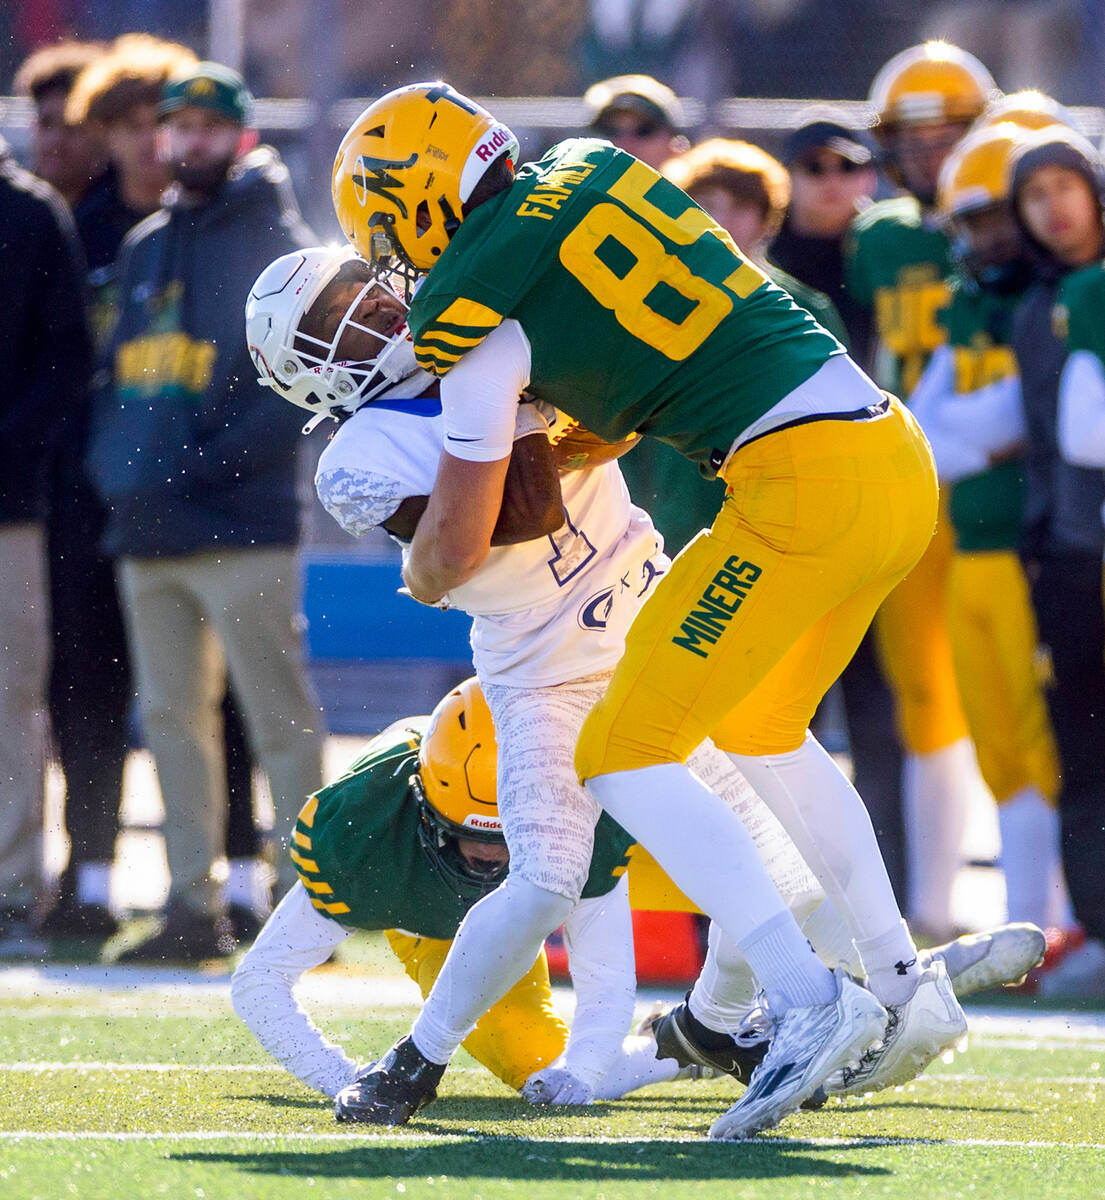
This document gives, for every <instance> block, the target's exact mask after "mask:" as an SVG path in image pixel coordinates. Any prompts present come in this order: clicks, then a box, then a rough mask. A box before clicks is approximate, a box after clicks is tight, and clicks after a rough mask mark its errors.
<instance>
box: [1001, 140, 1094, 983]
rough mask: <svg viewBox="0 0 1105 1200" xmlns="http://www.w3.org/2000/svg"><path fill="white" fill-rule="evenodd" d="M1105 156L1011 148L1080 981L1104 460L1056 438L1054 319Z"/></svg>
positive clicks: (1036, 576)
mask: <svg viewBox="0 0 1105 1200" xmlns="http://www.w3.org/2000/svg"><path fill="white" fill-rule="evenodd" d="M1103 180H1105V168H1103V164H1102V160H1101V157H1100V156H1099V154H1098V153H1097V152H1096V151H1095V150H1094V148H1093V146H1092V145H1091V144H1090V143H1089V142H1088V141H1086V139H1085V138H1083V137H1081V136H1079V135H1078V134H1077V133H1074V132H1073V131H1071V130H1069V129H1066V128H1064V127H1062V126H1052V127H1049V128H1047V129H1043V130H1040V131H1038V132H1037V133H1036V134H1034V135H1032V136H1030V137H1029V138H1028V139H1026V141H1025V143H1024V145H1022V146H1021V147H1019V148H1018V150H1017V151H1016V153H1015V155H1014V157H1013V160H1012V179H1011V189H1010V190H1011V195H1012V198H1013V207H1014V213H1015V215H1016V218H1017V221H1018V223H1019V225H1020V227H1021V231H1022V233H1023V235H1024V237H1025V239H1026V241H1027V243H1028V245H1029V248H1030V249H1031V250H1032V252H1033V254H1034V257H1035V262H1036V283H1035V284H1034V285H1033V286H1032V287H1031V288H1030V289H1029V290H1028V292H1027V293H1026V294H1025V297H1024V299H1023V300H1022V301H1021V304H1020V306H1019V307H1018V309H1017V312H1016V313H1015V315H1014V324H1013V338H1012V341H1013V350H1014V353H1015V354H1016V356H1017V365H1018V367H1019V369H1020V376H1021V393H1022V398H1023V404H1024V412H1025V421H1026V424H1027V427H1028V445H1027V452H1026V455H1025V483H1026V496H1025V513H1024V528H1023V533H1022V546H1021V553H1022V557H1023V558H1024V561H1025V567H1026V571H1027V573H1028V578H1029V582H1030V583H1031V587H1032V603H1033V607H1034V608H1035V611H1036V623H1037V626H1038V628H1039V633H1040V640H1041V642H1042V644H1043V646H1044V648H1045V649H1046V651H1047V657H1048V659H1049V662H1050V668H1051V679H1050V681H1049V687H1048V690H1047V699H1048V706H1049V708H1050V712H1051V723H1052V727H1053V729H1054V731H1055V740H1056V744H1057V748H1058V751H1059V770H1060V781H1059V796H1058V804H1059V820H1060V830H1061V839H1062V841H1061V848H1062V857H1063V869H1064V872H1065V874H1066V877H1067V887H1068V889H1069V891H1070V897H1071V904H1072V907H1073V908H1074V915H1075V917H1076V918H1077V920H1078V922H1079V923H1080V925H1081V926H1082V928H1083V931H1084V933H1085V935H1086V937H1087V938H1088V939H1089V942H1088V946H1087V947H1083V951H1082V954H1081V955H1079V954H1077V953H1076V954H1074V955H1071V956H1070V959H1069V960H1068V961H1061V962H1060V963H1059V964H1058V966H1057V967H1056V968H1055V970H1054V971H1053V972H1052V973H1051V974H1050V976H1048V975H1045V976H1044V978H1043V979H1042V980H1041V989H1042V990H1045V991H1051V992H1055V993H1061V992H1065V991H1066V990H1067V984H1068V982H1069V983H1071V984H1072V985H1073V984H1076V983H1077V977H1078V975H1079V969H1080V966H1079V957H1089V956H1090V954H1087V953H1086V952H1087V950H1088V951H1089V952H1090V953H1092V954H1096V955H1097V956H1098V961H1100V957H1101V955H1102V951H1101V947H1102V945H1103V944H1105V889H1103V888H1102V886H1101V879H1102V863H1103V862H1105V614H1103V611H1102V606H1101V559H1102V550H1103V548H1105V546H1103V543H1105V531H1103V528H1102V524H1101V512H1102V506H1103V504H1105V480H1103V478H1102V474H1101V472H1100V471H1098V470H1096V469H1092V468H1089V467H1077V466H1074V465H1072V464H1071V463H1068V462H1066V461H1065V460H1064V459H1063V457H1062V455H1061V453H1060V451H1059V445H1058V426H1057V412H1058V404H1059V377H1060V374H1061V372H1062V369H1063V364H1064V362H1065V361H1066V357H1067V350H1066V344H1065V340H1064V335H1063V332H1062V331H1061V330H1059V331H1057V330H1056V327H1055V318H1056V315H1057V314H1056V296H1057V293H1058V290H1059V284H1060V281H1061V280H1062V278H1063V276H1064V275H1067V274H1069V273H1070V272H1071V271H1073V270H1075V269H1077V268H1079V267H1085V266H1089V265H1090V264H1091V263H1094V262H1098V261H1100V260H1101V258H1102V255H1103V254H1105V226H1103V220H1102V183H1103Z"/></svg>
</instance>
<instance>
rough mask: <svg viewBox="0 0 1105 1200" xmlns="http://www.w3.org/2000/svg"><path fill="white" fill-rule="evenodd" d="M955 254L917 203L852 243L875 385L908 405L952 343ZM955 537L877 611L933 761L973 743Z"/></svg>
mask: <svg viewBox="0 0 1105 1200" xmlns="http://www.w3.org/2000/svg"><path fill="white" fill-rule="evenodd" d="M950 255H951V246H950V243H949V241H948V238H947V236H946V235H945V234H944V233H943V232H942V231H941V230H939V229H937V228H935V227H934V226H933V225H932V224H931V222H930V221H929V220H928V219H926V217H925V214H924V212H923V210H922V208H921V205H920V203H919V202H918V201H917V200H916V199H914V198H913V197H912V196H902V197H898V198H895V199H893V200H883V201H880V202H879V203H877V204H873V205H872V206H871V207H870V208H869V209H867V211H866V212H863V213H861V214H860V215H859V216H858V217H857V218H856V220H855V222H854V223H853V225H852V228H851V230H850V231H849V234H848V238H847V241H846V244H845V283H846V285H847V288H848V290H849V292H850V293H851V294H852V295H853V296H854V297H855V299H856V300H857V301H858V302H859V303H860V304H864V305H867V306H868V307H869V308H871V310H872V313H873V318H874V319H873V326H874V331H875V354H874V362H873V363H872V364H871V370H872V373H873V375H874V378H875V381H876V382H877V383H878V384H879V385H880V386H882V387H885V388H888V389H889V390H890V391H893V392H894V393H895V394H897V395H900V396H902V397H903V398H904V399H906V400H907V402H908V398H909V394H910V392H912V391H913V389H914V388H915V387H916V386H917V382H918V380H919V379H920V378H921V373H922V371H923V370H924V368H925V364H926V363H927V362H928V359H929V356H930V355H931V354H932V352H933V351H934V350H935V349H936V348H937V347H938V346H940V345H942V344H943V342H944V340H945V336H946V334H945V331H944V328H943V326H942V325H941V323H940V321H939V314H940V312H941V311H942V310H943V309H944V308H945V307H946V306H947V304H948V301H949V298H950V290H949V284H948V276H949V274H950V272H951V258H950ZM951 555H952V536H951V531H950V528H949V526H948V523H947V518H946V516H945V514H944V513H943V511H942V512H941V518H940V521H939V522H938V525H937V529H936V534H935V536H934V537H933V539H932V541H931V543H930V544H929V547H928V549H927V550H926V552H925V554H924V556H923V558H922V559H921V561H920V562H919V563H918V564H917V568H916V570H914V571H913V572H912V573H911V574H910V576H908V577H907V578H906V579H905V580H904V582H903V583H902V584H901V585H900V586H899V587H897V588H895V589H894V591H893V592H892V593H891V594H890V595H889V596H888V597H887V599H886V601H885V603H884V604H883V605H882V607H881V608H880V609H879V614H878V617H877V619H876V622H875V634H876V639H877V642H878V647H879V654H880V657H881V658H882V661H883V667H884V669H885V671H886V676H887V679H888V681H889V682H890V685H891V687H892V689H893V691H894V694H895V698H896V700H897V710H898V712H897V715H898V724H899V728H900V731H901V736H902V741H903V742H904V744H905V746H906V748H907V749H908V750H910V751H911V752H912V753H914V754H920V755H924V754H930V753H933V752H935V751H937V750H942V749H944V748H945V747H947V746H950V745H952V744H954V743H955V742H958V741H961V740H962V739H963V738H965V737H966V736H967V721H966V717H965V716H964V714H963V707H962V704H961V702H960V698H959V691H958V688H957V686H956V682H955V666H954V663H953V661H952V650H951V635H950V632H949V630H948V617H947V600H946V595H947V586H948V572H949V570H950V568H951Z"/></svg>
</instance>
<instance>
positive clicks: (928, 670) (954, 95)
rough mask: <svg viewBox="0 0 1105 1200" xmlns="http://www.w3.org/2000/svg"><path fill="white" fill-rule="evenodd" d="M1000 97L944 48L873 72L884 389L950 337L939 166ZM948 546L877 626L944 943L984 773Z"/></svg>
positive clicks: (910, 808) (917, 878)
mask: <svg viewBox="0 0 1105 1200" xmlns="http://www.w3.org/2000/svg"><path fill="white" fill-rule="evenodd" d="M996 95H997V89H996V87H995V85H994V81H993V79H992V78H991V77H990V73H989V72H988V71H987V70H986V68H985V67H984V66H983V65H982V63H980V62H979V61H978V60H977V59H976V58H974V57H973V56H972V55H970V54H967V53H965V52H964V51H962V50H960V49H958V48H957V47H955V46H949V45H947V44H946V43H944V42H926V43H924V44H923V45H920V46H911V47H910V48H909V49H907V50H903V51H901V53H899V54H896V55H895V56H894V57H893V58H892V59H891V60H890V61H889V62H888V63H886V65H885V66H884V67H883V68H882V70H880V71H879V73H878V74H877V75H876V77H875V80H874V82H873V83H872V85H871V96H870V102H871V105H872V106H873V107H874V109H875V111H876V113H877V114H878V123H877V125H876V127H875V133H876V135H877V137H878V138H879V141H880V142H881V145H882V148H883V150H884V155H885V161H886V165H887V169H888V171H889V173H890V175H891V177H892V178H893V179H894V180H895V182H896V183H898V184H900V185H901V187H902V188H903V195H901V196H898V197H896V198H894V199H891V200H884V201H881V202H879V203H877V204H874V205H872V206H871V207H870V208H869V209H867V210H866V211H865V212H864V213H862V214H861V215H860V216H859V217H858V218H857V219H856V222H855V225H854V226H853V229H852V231H851V234H850V236H849V239H848V242H847V244H846V248H845V253H846V274H845V280H846V284H847V287H848V290H849V292H850V293H851V294H852V295H853V297H854V298H855V299H856V301H858V302H859V303H860V304H864V305H866V306H868V307H870V308H871V309H872V310H873V316H874V328H875V334H876V340H875V344H874V346H873V347H871V348H870V349H869V351H868V358H869V360H870V362H871V363H872V364H873V366H872V374H873V376H874V378H875V380H876V381H877V382H878V383H879V384H880V386H882V387H885V388H888V389H889V390H891V391H893V392H895V393H896V394H898V395H901V396H905V397H908V396H909V394H910V393H911V392H912V391H913V389H914V388H915V387H916V386H917V381H918V380H919V379H920V377H921V372H922V370H923V369H924V366H925V363H926V362H927V360H928V357H929V355H930V354H931V353H932V352H933V351H934V350H935V349H936V348H937V347H938V346H939V345H941V344H942V343H943V341H944V336H945V335H944V330H943V329H942V328H941V326H940V323H939V321H938V320H937V314H938V313H939V312H940V310H941V309H943V308H944V307H945V305H946V304H947V302H948V298H949V294H950V293H949V289H948V276H949V275H950V273H951V270H952V258H951V244H950V242H949V239H948V236H947V233H946V232H945V230H944V229H943V227H942V226H941V224H940V222H939V221H938V219H937V214H936V212H935V202H936V184H937V176H938V174H939V171H940V167H941V165H942V164H943V162H944V160H945V159H946V158H947V156H948V154H949V153H950V151H951V150H952V147H953V146H955V144H956V143H957V142H958V141H959V140H960V139H961V138H962V137H963V135H964V134H965V133H966V132H967V129H968V127H969V125H970V123H971V121H973V120H974V119H975V118H976V117H978V115H979V114H980V113H981V112H982V111H983V109H984V108H985V106H986V104H987V102H988V101H989V100H990V99H991V98H992V97H994V96H996ZM951 553H952V538H951V533H950V530H949V527H948V524H947V521H946V520H945V519H943V518H942V519H941V520H940V522H939V525H938V527H937V532H936V536H935V537H934V538H933V540H932V542H931V544H930V546H929V548H928V550H927V552H926V553H925V555H924V557H923V558H922V559H921V561H920V562H919V563H918V565H917V568H916V570H914V571H913V572H912V574H911V575H910V576H909V578H908V579H907V580H906V581H905V583H904V584H903V586H901V587H899V588H896V589H895V590H894V591H893V592H892V593H891V594H890V596H888V597H887V600H886V602H885V603H884V604H883V606H882V608H881V609H880V610H879V615H878V618H877V620H876V622H875V633H876V636H877V638H878V645H879V651H880V654H881V656H882V659H883V663H884V665H885V668H886V673H887V677H888V679H889V681H890V684H891V687H892V688H893V690H894V693H895V697H896V700H897V709H898V723H899V726H900V728H901V734H902V741H903V743H904V745H905V748H906V751H907V756H906V764H905V774H904V779H903V784H902V805H903V809H904V813H903V822H904V828H905V831H906V839H905V840H906V856H907V877H908V886H907V890H908V899H907V903H906V912H907V913H908V915H909V920H910V924H911V925H912V926H913V927H914V928H916V929H919V930H923V931H924V932H925V933H926V934H928V935H932V936H935V937H936V938H937V939H938V940H942V939H943V938H944V937H947V936H948V932H949V930H950V929H951V928H952V924H953V922H952V916H951V892H952V883H953V881H954V878H955V875H956V872H957V871H958V869H959V865H960V848H961V843H962V840H963V830H964V825H965V820H966V805H967V795H968V791H969V788H970V786H971V781H972V779H974V778H975V777H976V772H975V768H974V763H973V751H972V747H971V743H970V739H969V737H968V732H967V722H966V718H965V716H964V714H963V708H962V705H961V703H960V699H959V692H958V688H957V687H956V681H955V667H954V664H953V660H952V650H951V638H950V635H949V631H948V618H947V605H946V603H945V602H944V599H943V597H944V595H945V593H946V589H947V578H948V569H949V566H950V562H951Z"/></svg>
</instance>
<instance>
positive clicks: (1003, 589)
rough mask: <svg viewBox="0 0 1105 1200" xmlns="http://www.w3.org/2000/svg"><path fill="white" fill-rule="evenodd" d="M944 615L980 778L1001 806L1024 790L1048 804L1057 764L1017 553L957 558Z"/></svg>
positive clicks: (1031, 615)
mask: <svg viewBox="0 0 1105 1200" xmlns="http://www.w3.org/2000/svg"><path fill="white" fill-rule="evenodd" d="M948 612H949V617H950V620H949V627H950V629H951V641H952V650H953V652H954V655H955V668H956V674H957V677H958V680H959V694H960V696H961V697H962V700H963V708H964V711H965V712H966V714H967V724H968V726H969V727H970V732H971V737H972V738H973V740H974V743H975V753H976V754H977V756H978V766H979V770H980V771H981V773H982V778H983V779H984V780H985V781H986V784H987V786H988V787H989V789H990V791H991V792H993V794H994V799H995V800H996V801H997V802H998V803H999V804H1000V803H1001V802H1002V801H1003V800H1008V799H1009V797H1010V796H1013V795H1015V794H1016V793H1017V792H1019V791H1021V789H1022V788H1025V787H1027V786H1029V785H1032V786H1034V787H1035V788H1036V789H1037V790H1038V791H1039V792H1040V793H1041V795H1043V796H1044V797H1045V798H1046V799H1048V800H1050V801H1054V799H1055V794H1056V792H1057V790H1058V770H1059V768H1058V760H1057V757H1056V751H1055V742H1054V739H1053V737H1052V733H1051V724H1050V721H1049V720H1048V715H1047V705H1046V702H1045V700H1044V693H1043V686H1042V682H1041V680H1040V675H1039V670H1038V665H1037V663H1038V648H1039V641H1038V638H1037V635H1036V618H1035V615H1034V613H1033V611H1032V602H1031V599H1030V598H1029V594H1028V581H1027V580H1026V579H1025V576H1024V571H1023V569H1022V568H1021V564H1020V561H1019V559H1018V558H1017V556H1016V554H1014V553H1013V551H1011V550H990V551H986V552H985V553H983V552H978V553H970V554H965V553H960V554H956V556H955V557H954V559H953V560H952V568H951V579H950V587H949V591H948Z"/></svg>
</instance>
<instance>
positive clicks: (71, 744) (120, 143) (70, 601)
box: [32, 34, 196, 938]
mask: <svg viewBox="0 0 1105 1200" xmlns="http://www.w3.org/2000/svg"><path fill="white" fill-rule="evenodd" d="M46 61H47V62H48V61H49V59H48V58H47V59H46ZM195 61H196V60H195V56H194V55H193V54H192V53H191V51H189V50H187V49H185V48H184V47H183V46H177V45H175V44H174V43H171V42H162V41H161V40H160V39H157V38H151V37H148V36H146V35H145V34H138V35H132V36H130V37H129V38H123V39H120V41H119V42H117V43H115V44H114V45H113V46H112V47H111V48H110V50H109V51H107V52H104V51H103V50H102V48H101V49H100V50H98V52H97V54H96V55H95V56H93V57H91V58H89V59H87V62H86V65H85V66H84V68H83V69H82V70H81V71H80V74H79V75H76V76H74V75H72V74H69V75H67V76H60V75H55V76H54V77H53V78H54V84H53V87H52V89H51V91H50V92H49V93H48V94H47V96H46V98H45V103H46V104H48V105H49V106H53V107H55V108H56V109H57V110H58V111H59V112H60V114H61V116H60V117H58V120H63V122H64V128H65V129H66V130H67V131H69V133H68V139H67V140H68V142H69V143H73V144H77V143H79V142H81V141H83V142H84V143H87V144H89V145H93V146H97V147H101V146H102V147H104V148H105V149H106V152H107V155H108V162H107V165H106V166H105V168H104V169H103V170H102V171H101V173H100V174H99V176H98V177H97V178H96V179H95V180H94V181H93V182H92V184H91V185H90V186H89V187H87V188H86V189H85V190H84V192H83V193H82V194H81V195H80V196H79V197H78V198H77V199H76V200H75V203H74V208H73V219H74V222H75V224H76V227H77V235H78V237H79V238H80V240H81V245H82V247H83V249H84V254H85V261H86V266H87V267H88V271H89V274H88V281H89V300H90V304H89V314H90V326H91V334H92V340H93V344H94V346H95V347H96V348H97V349H98V350H100V351H102V350H103V349H104V343H105V339H106V337H107V335H108V333H109V331H110V326H111V323H112V321H113V319H114V312H115V300H116V296H115V288H114V279H115V275H114V266H115V258H116V255H117V253H118V250H119V245H120V243H121V242H122V240H123V237H124V235H125V234H126V232H127V231H128V230H129V229H130V228H131V227H132V226H134V225H135V224H136V223H137V222H138V221H139V220H141V219H142V218H143V217H145V216H148V215H149V213H151V212H152V211H153V210H154V209H155V208H157V206H158V203H159V199H160V195H161V191H162V189H163V188H164V186H165V184H166V182H167V176H166V175H165V173H164V170H163V169H161V168H160V167H158V168H157V170H156V171H151V170H150V168H149V166H143V165H142V162H143V154H145V157H146V158H148V159H149V160H153V162H154V163H156V155H155V153H154V149H153V145H152V141H150V143H149V145H147V146H143V141H142V138H143V134H142V129H141V126H142V124H143V121H142V115H143V107H144V106H147V107H148V121H149V124H150V125H151V126H152V124H153V113H154V106H155V105H156V102H157V98H158V96H159V94H160V90H161V84H162V83H163V82H164V80H165V79H166V78H168V76H169V75H170V74H171V73H172V71H173V69H174V68H175V67H178V66H180V65H182V64H186V63H189V62H195ZM32 95H37V93H36V92H35V91H34V90H33V89H32ZM42 104H43V101H42V100H38V99H36V100H35V106H36V112H38V113H39V124H41V123H42V122H43V121H47V122H49V121H50V120H51V119H52V118H51V109H49V108H48V109H47V111H46V112H45V113H43V112H42ZM151 137H152V135H151ZM36 161H37V156H36ZM91 397H92V393H91V390H90V389H86V390H85V391H84V392H83V393H82V394H80V395H79V396H74V397H73V413H72V420H71V421H70V422H69V423H68V425H67V427H66V436H65V437H64V438H63V439H62V440H61V441H60V442H59V444H58V447H57V453H56V456H55V459H54V462H53V466H52V471H51V480H50V520H49V537H48V547H49V559H50V616H51V637H52V648H53V655H52V661H51V669H50V686H49V698H50V719H51V724H52V727H53V733H54V741H55V743H56V746H57V753H58V757H59V759H60V762H61V766H62V769H63V771H64V774H65V827H66V832H67V833H68V835H69V861H68V864H67V865H66V867H65V869H64V871H63V872H62V874H61V878H60V880H59V886H58V897H57V901H56V903H55V904H54V906H53V907H52V908H51V909H50V911H49V912H47V913H46V915H45V916H44V917H43V919H42V922H41V923H40V926H39V931H40V932H41V933H43V934H45V935H47V936H48V937H70V938H84V937H90V938H94V937H110V936H111V934H113V933H114V932H115V931H116V929H117V922H116V920H115V917H114V915H113V913H112V910H111V894H110V891H111V862H112V859H113V857H114V853H115V839H116V835H117V834H118V832H119V803H120V798H121V795H122V785H123V765H124V762H125V760H126V755H127V749H128V743H129V737H128V726H127V714H128V709H129V707H130V702H131V695H132V691H131V675H130V660H129V656H128V653H127V643H126V634H125V632H124V629H123V616H122V613H121V611H120V608H119V600H118V597H117V595H116V590H115V575H114V568H113V564H112V561H111V559H110V558H107V557H105V556H104V555H103V554H101V553H100V551H99V549H98V545H97V544H98V542H99V539H100V535H101V534H102V532H103V526H104V519H105V514H104V510H103V506H102V505H101V504H100V502H99V499H98V497H97V496H96V493H95V492H94V491H93V489H92V487H91V486H90V484H89V483H88V480H87V478H86V477H85V455H86V452H87V442H88V422H89V406H90V403H91Z"/></svg>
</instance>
